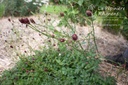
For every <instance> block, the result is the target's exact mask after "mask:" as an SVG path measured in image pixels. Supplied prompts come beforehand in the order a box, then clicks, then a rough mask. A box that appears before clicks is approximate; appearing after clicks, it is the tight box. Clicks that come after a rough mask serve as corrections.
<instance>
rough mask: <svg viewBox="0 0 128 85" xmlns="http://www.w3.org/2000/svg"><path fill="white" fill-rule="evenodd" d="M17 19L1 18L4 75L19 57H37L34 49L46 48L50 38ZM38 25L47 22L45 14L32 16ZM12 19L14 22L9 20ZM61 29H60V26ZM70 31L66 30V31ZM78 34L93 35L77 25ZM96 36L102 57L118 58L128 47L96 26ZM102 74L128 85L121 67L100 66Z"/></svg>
mask: <svg viewBox="0 0 128 85" xmlns="http://www.w3.org/2000/svg"><path fill="white" fill-rule="evenodd" d="M19 18H20V17H18V18H15V17H7V18H1V19H0V73H2V72H3V71H4V70H6V69H9V68H12V67H13V66H14V65H15V63H16V62H17V61H18V60H19V55H21V54H24V55H30V54H31V55H34V53H33V49H34V50H35V49H37V50H40V49H42V48H41V46H44V45H45V44H44V42H46V37H44V36H41V35H40V33H38V32H36V31H34V30H32V29H31V28H29V27H26V25H22V24H21V23H20V22H19V21H18V19H19ZM29 18H33V19H34V20H35V21H36V23H38V24H40V23H43V22H39V21H40V20H41V21H44V20H45V19H46V17H44V16H43V15H35V16H30V17H29ZM47 18H48V19H51V21H52V20H56V21H54V22H53V24H54V25H55V26H56V25H57V23H58V21H59V19H58V18H57V17H56V16H49V17H47ZM8 19H11V21H8ZM56 28H57V29H58V30H61V29H59V27H57V26H56ZM65 29H66V28H65ZM76 30H77V34H79V37H80V35H82V34H85V35H87V34H88V33H89V32H90V27H89V26H82V27H81V26H80V25H76ZM95 33H96V34H95V35H96V41H97V45H98V49H99V52H100V53H101V55H102V56H107V55H111V56H112V55H116V54H119V53H122V52H123V51H124V50H125V48H126V47H128V41H126V40H125V39H124V38H123V37H122V36H121V35H113V34H111V33H109V32H107V31H105V30H103V29H102V27H100V26H98V23H97V24H95ZM99 67H100V73H101V74H102V75H103V76H107V75H111V76H114V77H115V78H116V80H117V84H118V85H128V72H127V71H126V70H123V68H121V67H119V66H114V65H112V64H109V63H107V62H104V61H103V62H102V63H101V64H100V66H99Z"/></svg>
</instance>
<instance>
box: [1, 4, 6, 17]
mask: <svg viewBox="0 0 128 85" xmlns="http://www.w3.org/2000/svg"><path fill="white" fill-rule="evenodd" d="M4 10H5V6H4V4H2V3H0V17H2V16H3V14H4Z"/></svg>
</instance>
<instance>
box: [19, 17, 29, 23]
mask: <svg viewBox="0 0 128 85" xmlns="http://www.w3.org/2000/svg"><path fill="white" fill-rule="evenodd" d="M19 21H20V22H21V23H22V24H30V22H29V20H28V18H21V19H19Z"/></svg>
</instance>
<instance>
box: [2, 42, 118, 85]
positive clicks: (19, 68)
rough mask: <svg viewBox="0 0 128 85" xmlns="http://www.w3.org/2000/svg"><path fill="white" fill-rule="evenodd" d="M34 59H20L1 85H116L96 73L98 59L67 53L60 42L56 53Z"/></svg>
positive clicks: (92, 55) (38, 54)
mask: <svg viewBox="0 0 128 85" xmlns="http://www.w3.org/2000/svg"><path fill="white" fill-rule="evenodd" d="M35 53H36V54H35V55H34V56H29V57H27V58H24V57H22V58H21V60H20V61H19V62H18V63H17V65H16V66H15V67H14V68H13V69H11V70H9V71H5V72H4V73H3V75H2V78H0V84H1V85H85V84H86V85H116V84H115V80H114V79H113V78H112V77H103V76H101V75H100V74H99V73H98V64H99V62H100V60H99V59H96V58H95V56H96V54H95V53H94V52H93V51H90V52H87V53H86V54H83V52H81V51H78V50H77V48H76V49H72V50H70V49H68V48H67V46H66V45H65V44H63V42H60V43H59V44H58V49H54V48H53V47H51V46H50V47H49V48H45V49H44V50H43V51H35Z"/></svg>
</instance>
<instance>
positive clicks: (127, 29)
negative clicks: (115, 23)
mask: <svg viewBox="0 0 128 85" xmlns="http://www.w3.org/2000/svg"><path fill="white" fill-rule="evenodd" d="M121 33H122V35H123V36H124V37H125V38H126V39H127V40H128V19H125V20H124V21H123V29H122V30H121Z"/></svg>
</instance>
